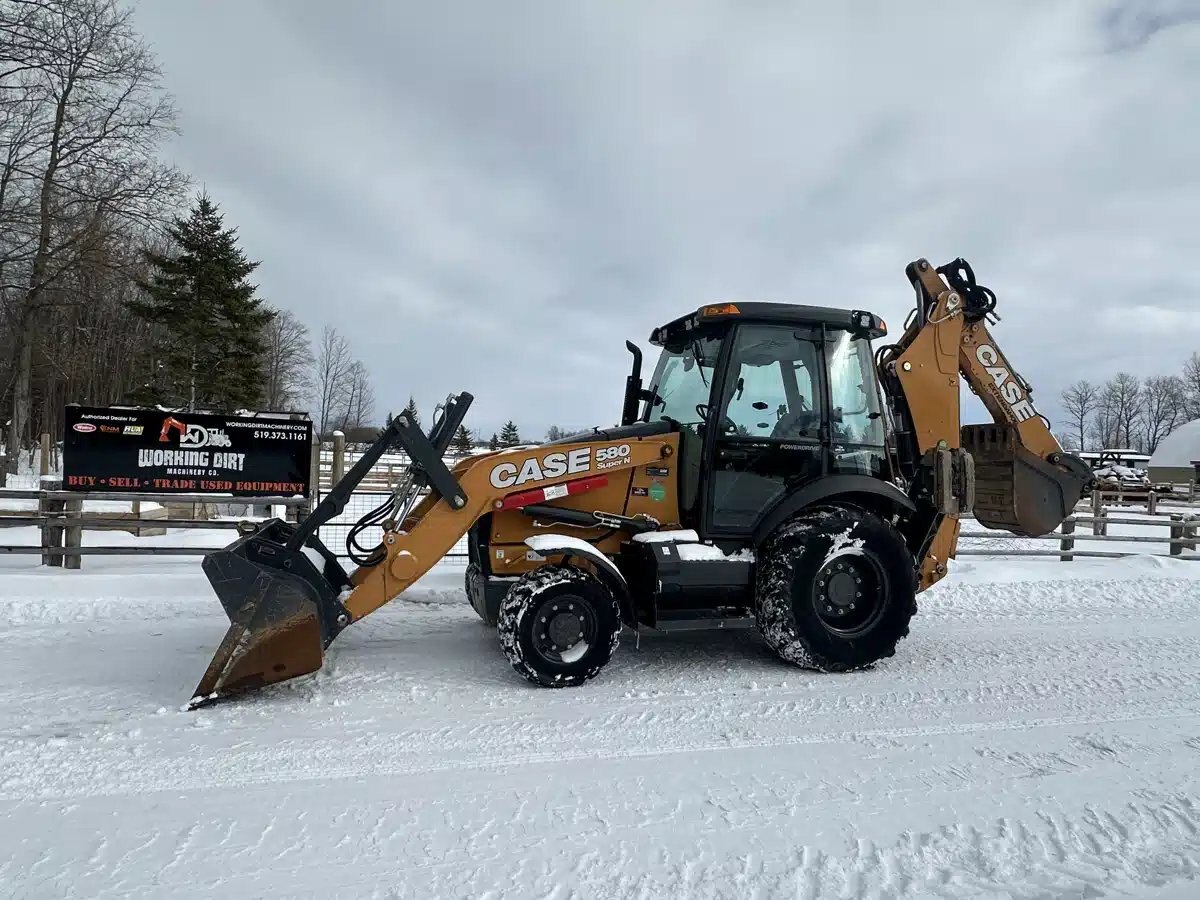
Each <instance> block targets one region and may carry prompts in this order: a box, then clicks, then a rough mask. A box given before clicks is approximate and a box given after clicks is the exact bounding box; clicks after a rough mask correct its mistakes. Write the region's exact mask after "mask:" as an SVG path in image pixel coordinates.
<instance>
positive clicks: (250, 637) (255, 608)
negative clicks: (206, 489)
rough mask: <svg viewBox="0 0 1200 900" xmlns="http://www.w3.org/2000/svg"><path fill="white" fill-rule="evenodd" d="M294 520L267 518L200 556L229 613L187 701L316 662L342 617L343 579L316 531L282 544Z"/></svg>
mask: <svg viewBox="0 0 1200 900" xmlns="http://www.w3.org/2000/svg"><path fill="white" fill-rule="evenodd" d="M294 534H295V526H292V525H288V524H287V523H285V522H281V521H280V520H278V519H272V520H270V521H269V522H266V523H265V524H264V525H263V526H262V527H260V528H259V529H258V530H256V531H255V532H253V533H252V534H248V535H244V536H243V537H241V538H239V539H238V540H236V541H234V542H233V543H232V544H230V545H229V546H228V547H225V548H224V549H222V550H217V551H214V552H213V553H209V554H207V555H206V556H205V557H204V562H203V564H202V565H203V569H204V574H205V575H207V576H208V580H209V583H211V584H212V586H213V590H214V591H216V593H217V597H218V598H219V599H220V601H221V605H222V606H223V607H224V608H225V613H226V615H228V616H229V630H228V631H227V632H226V633H225V638H224V640H222V641H221V644H220V646H219V647H218V648H217V652H216V653H215V654H214V655H213V658H212V662H210V663H209V664H208V669H207V670H206V671H205V673H204V677H203V678H201V679H200V684H199V685H198V686H197V687H196V691H195V696H193V697H192V700H191V703H190V704H189V705H190V706H191V707H193V708H194V707H197V706H203V705H205V704H207V703H211V702H214V701H216V700H220V699H222V698H224V697H228V696H231V695H233V694H237V693H240V692H242V691H247V690H253V689H255V688H260V687H263V686H265V685H268V684H274V683H275V682H279V681H286V680H288V679H289V678H296V677H298V676H300V675H306V674H308V673H309V672H315V671H316V670H317V669H319V668H321V662H322V658H323V656H324V652H325V648H326V647H328V646H329V644H330V642H331V641H332V640H333V638H334V637H335V636H336V635H337V633H338V632H339V631H341V630H342V628H344V627H345V626H346V625H347V624H349V621H350V619H349V616H348V614H347V613H346V610H345V608H344V607H343V606H342V604H341V603H340V602H339V601H338V595H339V593H340V592H341V591H342V590H343V589H344V588H346V587H348V586H349V578H348V577H347V576H346V573H345V571H344V570H343V569H342V567H341V566H340V565H339V564H338V562H337V560H336V558H335V557H334V556H333V554H331V553H330V552H329V550H328V549H326V547H325V546H324V545H323V544H321V542H320V541H319V540H318V539H317V538H316V537H315V536H310V537H308V538H307V541H306V546H305V547H303V548H302V549H300V550H290V549H288V546H287V542H288V539H289V538H290V537H292V536H293V535H294Z"/></svg>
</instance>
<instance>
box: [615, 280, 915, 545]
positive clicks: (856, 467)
mask: <svg viewBox="0 0 1200 900" xmlns="http://www.w3.org/2000/svg"><path fill="white" fill-rule="evenodd" d="M884 334H886V326H885V325H884V323H883V321H882V320H881V319H880V318H879V317H878V316H876V315H874V314H872V313H869V312H862V311H859V310H839V309H827V308H823V307H813V306H797V305H792V304H785V303H737V304H733V303H725V304H718V305H711V306H704V307H701V308H700V309H698V310H697V311H696V312H694V313H692V314H690V315H687V316H683V317H681V318H679V319H675V320H674V321H672V322H669V323H668V324H666V325H664V326H662V327H661V328H657V329H655V330H654V332H653V333H652V334H651V336H650V342H651V343H652V344H654V345H656V346H659V347H661V348H662V353H661V355H660V356H659V360H658V363H657V365H656V366H655V369H654V374H653V376H652V377H651V379H650V383H649V386H648V387H647V388H646V389H644V390H642V389H641V388H640V378H639V377H638V372H637V368H638V366H637V362H636V361H635V370H634V374H633V376H631V378H630V386H631V388H632V389H633V390H635V391H636V392H637V396H638V397H640V399H641V400H642V404H641V408H640V410H638V411H637V412H636V413H635V415H637V418H638V420H639V421H641V422H643V423H646V424H647V425H651V424H657V423H662V422H667V423H670V424H671V426H672V427H674V428H678V429H679V431H680V460H679V467H680V479H679V486H680V515H681V517H682V518H683V520H684V524H685V526H686V527H692V528H695V529H696V530H697V531H699V532H700V534H701V535H702V536H703V537H704V538H705V539H708V540H720V539H728V540H730V541H734V540H738V541H743V542H744V541H745V540H746V538H747V536H748V535H752V534H753V533H754V532H755V529H756V528H757V527H758V526H759V525H760V524H761V523H762V522H763V520H764V518H765V517H766V516H768V515H769V514H770V513H771V511H772V510H773V509H774V508H775V507H776V506H777V505H778V504H779V503H780V501H781V500H783V499H784V498H785V497H788V496H791V495H793V494H795V492H796V491H797V490H799V489H800V488H802V487H804V485H806V484H807V483H809V482H813V481H816V480H817V479H819V478H822V477H823V476H827V475H834V474H852V475H858V476H866V477H869V478H874V479H890V478H891V469H890V465H889V462H888V455H887V451H886V445H885V436H886V433H885V428H884V420H883V415H882V403H881V399H880V394H879V385H878V382H877V380H876V377H875V369H874V365H873V362H872V353H871V345H870V341H871V339H872V338H876V337H881V336H883V335H884ZM629 399H630V398H629V396H628V395H627V403H626V411H627V413H626V415H627V418H632V417H631V416H630V415H629V413H630V410H631V408H632V405H631V403H630V402H628V401H629Z"/></svg>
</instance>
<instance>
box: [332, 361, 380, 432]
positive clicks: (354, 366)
mask: <svg viewBox="0 0 1200 900" xmlns="http://www.w3.org/2000/svg"><path fill="white" fill-rule="evenodd" d="M374 416H375V389H374V388H372V387H371V376H370V375H368V374H367V367H366V366H364V365H363V364H362V363H361V362H359V361H358V360H355V361H354V362H353V363H351V365H350V377H349V391H348V396H347V398H346V409H345V412H344V413H343V414H342V424H341V426H340V427H341V429H342V430H343V431H346V430H348V429H351V428H362V427H363V426H365V425H369V424H370V422H371V419H373V418H374Z"/></svg>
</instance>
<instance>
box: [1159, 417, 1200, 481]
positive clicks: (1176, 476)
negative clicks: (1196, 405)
mask: <svg viewBox="0 0 1200 900" xmlns="http://www.w3.org/2000/svg"><path fill="white" fill-rule="evenodd" d="M1149 469H1150V471H1149V475H1150V480H1151V481H1170V482H1173V483H1175V484H1190V483H1192V482H1193V481H1194V480H1196V479H1197V477H1198V473H1200V419H1197V420H1196V421H1194V422H1188V423H1187V424H1186V425H1180V426H1179V427H1178V428H1176V429H1175V430H1174V431H1172V432H1171V433H1170V434H1168V435H1167V436H1166V437H1165V438H1163V439H1162V441H1161V443H1159V445H1158V449H1157V450H1155V451H1154V455H1153V456H1151V457H1150V464H1149Z"/></svg>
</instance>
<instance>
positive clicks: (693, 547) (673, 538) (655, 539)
mask: <svg viewBox="0 0 1200 900" xmlns="http://www.w3.org/2000/svg"><path fill="white" fill-rule="evenodd" d="M633 540H634V541H635V542H637V543H639V544H668V543H669V544H674V545H675V549H676V551H677V552H678V553H679V558H680V559H682V560H684V561H686V562H754V551H753V550H748V549H742V550H735V551H733V552H730V553H725V552H724V551H723V550H722V549H721V548H720V547H714V546H713V545H712V544H705V543H701V541H700V535H698V534H696V532H695V531H693V530H692V529H691V528H681V529H678V530H676V531H647V532H644V533H643V534H635V535H634V536H633Z"/></svg>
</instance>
